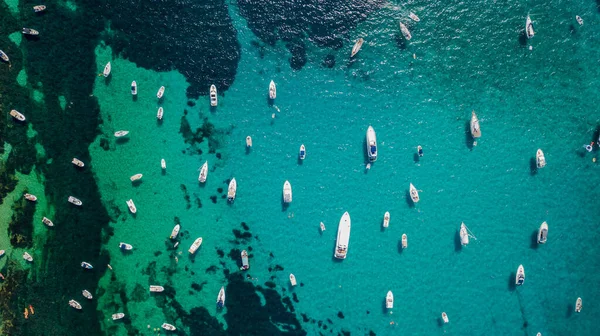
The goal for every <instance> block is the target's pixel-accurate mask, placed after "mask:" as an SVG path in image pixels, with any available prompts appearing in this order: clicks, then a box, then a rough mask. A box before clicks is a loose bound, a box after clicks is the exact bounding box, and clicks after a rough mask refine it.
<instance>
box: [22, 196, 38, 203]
mask: <svg viewBox="0 0 600 336" xmlns="http://www.w3.org/2000/svg"><path fill="white" fill-rule="evenodd" d="M24 196H25V199H26V200H28V201H31V202H35V201H37V196H35V195H32V194H25V195H24Z"/></svg>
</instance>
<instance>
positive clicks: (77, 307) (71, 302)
mask: <svg viewBox="0 0 600 336" xmlns="http://www.w3.org/2000/svg"><path fill="white" fill-rule="evenodd" d="M69 306H71V307H73V308H75V309H79V310H81V305H80V304H79V302H77V301H75V300H69Z"/></svg>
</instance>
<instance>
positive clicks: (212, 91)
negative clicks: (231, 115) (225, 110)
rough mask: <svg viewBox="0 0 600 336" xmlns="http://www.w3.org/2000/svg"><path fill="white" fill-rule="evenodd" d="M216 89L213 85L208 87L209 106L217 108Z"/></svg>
mask: <svg viewBox="0 0 600 336" xmlns="http://www.w3.org/2000/svg"><path fill="white" fill-rule="evenodd" d="M217 103H218V100H217V87H216V86H215V85H214V84H213V85H211V86H210V106H213V107H215V106H217Z"/></svg>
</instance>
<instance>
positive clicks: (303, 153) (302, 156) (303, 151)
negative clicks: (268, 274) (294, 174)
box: [298, 144, 306, 160]
mask: <svg viewBox="0 0 600 336" xmlns="http://www.w3.org/2000/svg"><path fill="white" fill-rule="evenodd" d="M298 157H299V158H300V160H304V159H305V158H306V147H304V144H302V145H300V151H299V152H298Z"/></svg>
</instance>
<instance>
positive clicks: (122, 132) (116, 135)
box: [115, 130, 129, 138]
mask: <svg viewBox="0 0 600 336" xmlns="http://www.w3.org/2000/svg"><path fill="white" fill-rule="evenodd" d="M127 134H129V131H124V130H122V131H116V132H115V137H117V138H122V137H124V136H126V135H127Z"/></svg>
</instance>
